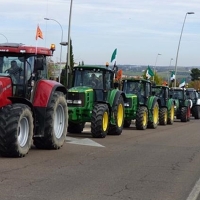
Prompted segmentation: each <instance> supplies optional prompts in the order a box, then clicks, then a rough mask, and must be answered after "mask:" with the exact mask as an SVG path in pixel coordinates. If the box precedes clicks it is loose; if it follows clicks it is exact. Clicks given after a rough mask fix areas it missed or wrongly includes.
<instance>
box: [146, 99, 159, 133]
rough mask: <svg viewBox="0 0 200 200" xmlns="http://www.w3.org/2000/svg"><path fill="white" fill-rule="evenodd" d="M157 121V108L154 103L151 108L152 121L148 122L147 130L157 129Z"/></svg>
mask: <svg viewBox="0 0 200 200" xmlns="http://www.w3.org/2000/svg"><path fill="white" fill-rule="evenodd" d="M158 121H159V106H158V103H157V102H156V103H154V105H153V107H152V119H151V121H149V122H148V128H154V129H155V128H157V126H158Z"/></svg>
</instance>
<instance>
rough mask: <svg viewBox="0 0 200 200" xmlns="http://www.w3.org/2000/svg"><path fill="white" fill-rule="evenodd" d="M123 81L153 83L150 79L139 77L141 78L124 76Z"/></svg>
mask: <svg viewBox="0 0 200 200" xmlns="http://www.w3.org/2000/svg"><path fill="white" fill-rule="evenodd" d="M123 81H126V82H147V83H151V81H149V80H146V79H139V78H123Z"/></svg>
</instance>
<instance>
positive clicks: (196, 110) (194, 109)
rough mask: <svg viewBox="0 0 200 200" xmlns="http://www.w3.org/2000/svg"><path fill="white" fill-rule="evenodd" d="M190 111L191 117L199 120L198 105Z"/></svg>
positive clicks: (199, 111)
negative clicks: (191, 112)
mask: <svg viewBox="0 0 200 200" xmlns="http://www.w3.org/2000/svg"><path fill="white" fill-rule="evenodd" d="M192 110H193V116H194V118H195V119H200V106H199V105H198V106H194V107H193V108H192Z"/></svg>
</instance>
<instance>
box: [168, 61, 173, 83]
mask: <svg viewBox="0 0 200 200" xmlns="http://www.w3.org/2000/svg"><path fill="white" fill-rule="evenodd" d="M172 60H173V58H171V59H170V62H169V68H170V67H171V63H172ZM171 72H173V71H172V70H169V72H167V74H168V85H169V77H170V73H171Z"/></svg>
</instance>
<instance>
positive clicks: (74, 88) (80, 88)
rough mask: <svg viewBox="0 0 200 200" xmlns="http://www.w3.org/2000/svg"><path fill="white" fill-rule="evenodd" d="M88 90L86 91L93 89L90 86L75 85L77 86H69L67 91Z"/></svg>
mask: <svg viewBox="0 0 200 200" xmlns="http://www.w3.org/2000/svg"><path fill="white" fill-rule="evenodd" d="M86 91H87V92H88V91H93V89H92V88H91V87H88V86H77V87H73V88H70V89H69V90H68V92H86Z"/></svg>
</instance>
